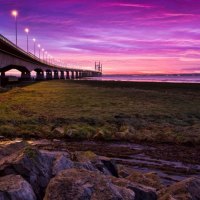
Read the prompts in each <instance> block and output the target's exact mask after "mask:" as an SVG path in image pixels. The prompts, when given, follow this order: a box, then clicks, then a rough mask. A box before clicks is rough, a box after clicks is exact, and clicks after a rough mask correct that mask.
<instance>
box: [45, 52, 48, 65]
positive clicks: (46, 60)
mask: <svg viewBox="0 0 200 200" xmlns="http://www.w3.org/2000/svg"><path fill="white" fill-rule="evenodd" d="M45 54H46V62H47V56H48V52H47V51H45Z"/></svg>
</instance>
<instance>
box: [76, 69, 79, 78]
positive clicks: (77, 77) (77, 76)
mask: <svg viewBox="0 0 200 200" xmlns="http://www.w3.org/2000/svg"><path fill="white" fill-rule="evenodd" d="M78 78H79V76H78V71H76V79H78Z"/></svg>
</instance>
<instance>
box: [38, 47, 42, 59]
mask: <svg viewBox="0 0 200 200" xmlns="http://www.w3.org/2000/svg"><path fill="white" fill-rule="evenodd" d="M40 47H41V45H40V44H38V48H39V59H40Z"/></svg>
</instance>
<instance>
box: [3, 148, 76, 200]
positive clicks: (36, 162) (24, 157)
mask: <svg viewBox="0 0 200 200" xmlns="http://www.w3.org/2000/svg"><path fill="white" fill-rule="evenodd" d="M72 166H73V163H72V161H71V160H70V159H69V155H68V153H67V152H50V151H42V150H40V151H39V150H37V149H35V148H33V147H31V146H27V147H26V148H24V149H23V150H21V151H18V152H16V153H13V154H11V155H10V156H7V157H4V158H3V159H1V160H0V175H9V174H19V175H21V176H22V177H23V178H24V179H25V180H26V181H27V182H29V183H30V185H31V186H32V188H33V190H34V192H35V194H36V196H37V198H38V199H42V197H43V196H44V191H45V189H46V187H47V185H48V183H49V181H50V179H51V178H52V177H53V176H55V175H56V174H57V173H59V172H60V171H62V170H64V169H68V168H70V167H72Z"/></svg>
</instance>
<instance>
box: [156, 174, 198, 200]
mask: <svg viewBox="0 0 200 200" xmlns="http://www.w3.org/2000/svg"><path fill="white" fill-rule="evenodd" d="M158 196H159V198H158V199H159V200H179V199H180V200H199V199H200V179H199V178H197V177H192V178H188V179H185V180H183V181H180V182H178V183H175V184H172V185H171V186H169V187H168V188H165V189H162V190H161V191H160V192H159V194H158Z"/></svg>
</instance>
